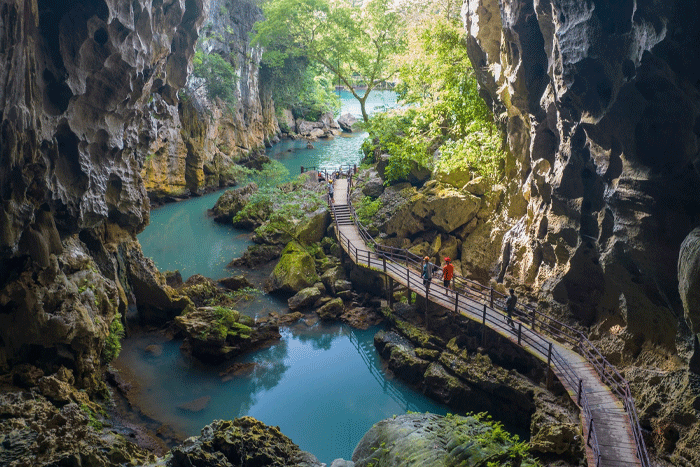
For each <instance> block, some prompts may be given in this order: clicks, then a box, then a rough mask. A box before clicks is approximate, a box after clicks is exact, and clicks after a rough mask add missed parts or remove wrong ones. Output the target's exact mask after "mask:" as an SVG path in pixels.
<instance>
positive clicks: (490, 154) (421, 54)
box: [363, 8, 505, 185]
mask: <svg viewBox="0 0 700 467" xmlns="http://www.w3.org/2000/svg"><path fill="white" fill-rule="evenodd" d="M449 11H450V9H449V8H447V9H445V10H443V12H442V13H441V14H426V15H424V16H423V17H422V21H421V22H418V23H416V24H413V25H412V26H411V28H410V31H411V32H410V33H409V34H407V37H409V40H410V42H409V46H408V49H407V52H406V53H405V54H404V55H403V56H402V57H401V58H400V62H401V66H400V71H399V79H400V82H399V84H398V85H397V86H396V91H397V93H398V94H399V97H400V99H402V100H403V102H405V103H406V104H409V106H408V107H407V108H405V109H402V110H396V111H393V112H391V113H389V114H384V115H377V116H375V117H373V118H372V120H371V121H370V123H369V125H368V131H369V133H370V139H368V140H367V141H366V142H365V144H364V145H363V150H364V151H365V154H367V155H368V157H370V158H371V157H372V156H373V155H374V154H376V153H377V152H379V151H386V152H387V153H388V154H389V155H390V156H391V157H390V160H389V165H388V167H387V170H386V174H387V180H388V181H389V182H395V181H398V180H401V179H403V178H404V177H406V175H407V174H408V171H409V169H410V167H411V163H412V162H417V163H418V164H421V165H424V166H427V167H430V168H432V169H434V170H435V171H437V172H442V173H446V174H449V173H450V172H451V171H453V170H457V169H465V168H466V169H468V170H469V171H471V172H472V173H473V175H474V176H482V177H484V178H485V179H486V180H487V181H488V182H489V183H490V184H491V185H493V184H495V183H497V182H498V181H499V180H500V178H501V177H502V172H503V161H504V158H505V152H504V150H503V141H502V136H501V134H500V132H499V131H498V128H497V127H496V125H495V124H494V122H493V119H492V116H491V113H490V111H489V109H488V108H487V107H486V105H485V104H484V102H483V100H482V99H481V98H480V97H479V94H478V89H477V83H476V79H475V77H474V70H473V69H472V67H471V64H470V62H469V58H468V57H467V53H466V47H465V46H464V31H463V29H462V27H461V25H460V24H459V23H458V21H457V20H456V19H455V18H454V15H452V14H446V13H449ZM436 151H438V152H439V154H440V157H439V159H438V160H437V161H436V162H435V163H433V154H434V153H435V152H436Z"/></svg>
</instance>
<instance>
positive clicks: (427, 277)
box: [420, 256, 433, 287]
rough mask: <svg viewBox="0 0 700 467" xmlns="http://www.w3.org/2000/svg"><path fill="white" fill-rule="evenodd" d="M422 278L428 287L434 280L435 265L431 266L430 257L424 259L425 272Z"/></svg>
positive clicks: (422, 273)
mask: <svg viewBox="0 0 700 467" xmlns="http://www.w3.org/2000/svg"><path fill="white" fill-rule="evenodd" d="M420 276H421V277H422V278H423V285H424V286H426V287H428V286H429V285H430V281H432V280H433V265H432V264H430V258H429V257H428V256H426V257H425V258H423V270H422V271H421V274H420Z"/></svg>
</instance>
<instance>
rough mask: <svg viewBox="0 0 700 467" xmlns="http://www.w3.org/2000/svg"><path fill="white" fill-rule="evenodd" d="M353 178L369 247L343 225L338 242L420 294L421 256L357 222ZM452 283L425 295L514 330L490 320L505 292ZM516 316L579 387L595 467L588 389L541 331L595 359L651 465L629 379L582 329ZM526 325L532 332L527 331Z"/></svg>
mask: <svg viewBox="0 0 700 467" xmlns="http://www.w3.org/2000/svg"><path fill="white" fill-rule="evenodd" d="M352 178H353V177H352V174H350V173H349V174H348V184H347V185H348V198H347V200H348V207H349V209H350V213H351V216H352V219H353V222H354V224H355V226H356V227H357V230H358V232H359V233H360V235H361V237H362V238H363V240H364V241H365V243H366V245H367V246H368V248H370V249H367V250H366V249H362V248H358V246H356V245H354V244H353V243H352V242H351V241H350V239H349V238H348V237H346V236H345V235H344V234H343V233H342V232H341V231H340V229H336V231H337V234H338V240H339V241H340V243H341V245H342V246H343V247H344V249H345V250H346V251H347V252H348V255H349V256H350V257H351V258H352V260H353V261H354V262H355V263H357V264H359V265H361V266H366V267H368V268H371V269H376V270H381V271H382V272H384V273H389V272H391V273H392V274H393V275H395V276H396V277H401V278H405V280H406V284H407V286H408V288H410V289H411V290H414V291H416V292H419V293H420V292H421V290H422V289H423V288H424V285H423V280H422V279H421V278H420V275H419V274H418V273H417V271H418V270H419V266H420V263H421V259H422V258H421V257H420V256H418V255H416V254H414V253H411V252H410V251H407V250H405V249H401V248H394V247H389V246H386V245H382V244H379V243H377V242H376V241H375V240H374V238H373V237H372V236H371V235H370V234H369V233H368V232H367V230H366V229H365V228H364V226H363V225H362V224H361V223H360V222H359V221H358V220H357V215H356V213H355V210H354V208H353V207H352V203H351V202H350V192H351V185H352ZM331 208H332V209H333V210H334V211H335V205H332V206H331ZM334 217H335V216H334ZM453 283H454V285H455V290H454V292H453V291H448V290H447V289H446V288H445V287H443V286H442V285H439V284H431V285H430V286H429V287H428V288H426V289H425V296H426V298H427V299H430V296H431V295H432V296H433V297H434V298H435V299H437V300H438V301H440V302H444V301H447V302H452V303H453V304H454V311H455V312H457V313H463V314H468V315H471V317H472V318H476V319H478V313H477V310H476V308H477V306H476V305H475V304H477V303H478V304H482V305H483V317H482V321H483V323H482V324H483V326H484V327H485V326H486V325H487V323H488V324H489V325H490V326H489V327H492V328H497V329H501V330H505V331H510V330H509V329H507V328H506V327H505V325H504V324H503V323H502V322H501V321H500V320H493V319H491V318H489V313H487V309H490V310H491V311H492V312H494V313H498V314H503V313H505V299H506V296H505V295H504V294H502V293H500V292H498V291H496V290H495V289H493V288H492V287H487V286H484V285H482V284H480V283H478V282H475V281H472V280H470V279H467V278H464V277H462V276H459V275H455V277H454V279H453ZM431 291H432V292H431ZM421 295H423V293H421ZM475 315H476V316H475ZM513 315H514V318H515V322H516V323H517V340H518V345H521V346H523V345H525V346H529V347H530V348H532V349H533V350H535V351H536V352H537V353H539V354H540V356H542V357H543V358H545V357H546V358H547V361H548V366H549V367H550V368H552V369H553V371H554V370H556V374H558V375H560V376H561V377H562V378H564V379H565V380H566V383H567V384H568V385H569V387H571V388H574V395H575V396H576V398H577V403H578V404H579V406H580V407H581V409H582V410H583V411H584V413H585V414H586V419H587V420H589V426H588V427H587V428H588V437H587V438H588V439H587V440H586V442H587V444H588V445H589V446H590V447H591V449H592V451H593V452H594V454H595V456H596V458H597V459H596V465H598V464H599V463H600V448H599V444H598V439H597V434H596V430H595V424H594V420H593V418H592V414H591V410H590V406H589V404H588V398H587V397H586V393H585V388H584V387H583V381H582V379H581V378H579V377H578V376H577V375H576V372H575V371H574V370H573V368H571V367H570V365H569V364H568V363H567V362H566V360H565V359H564V358H562V357H561V356H560V355H559V354H558V353H557V352H556V351H554V352H552V350H551V348H552V347H551V345H552V344H551V342H550V341H548V340H547V339H545V338H544V337H543V336H541V335H540V333H541V332H545V333H547V334H548V335H550V336H552V337H553V338H554V339H555V340H558V341H560V342H567V343H569V344H571V345H572V346H573V347H574V348H575V349H576V350H577V352H578V353H579V354H581V355H582V356H583V357H584V358H586V360H587V361H588V362H589V363H591V365H592V366H593V367H594V368H595V370H596V372H597V373H598V375H599V377H600V378H601V380H602V381H603V382H604V383H605V384H606V385H608V386H609V387H610V388H611V389H612V391H613V393H614V394H616V395H617V396H618V397H619V398H620V399H621V400H622V402H623V405H624V407H625V411H626V412H627V416H628V418H629V421H630V425H631V427H632V432H633V436H634V439H635V443H636V449H637V457H638V459H639V460H640V462H641V464H642V467H648V466H650V460H649V454H648V452H647V449H646V445H645V442H644V438H643V436H642V430H641V427H640V425H639V419H638V415H637V411H636V408H635V404H634V398H633V397H632V392H631V390H630V387H629V383H628V382H627V381H626V380H625V379H624V378H623V377H622V375H620V373H619V372H618V371H617V369H616V368H615V367H614V366H613V365H611V364H610V363H609V362H608V361H607V359H605V357H604V356H603V355H602V354H601V353H600V351H599V350H598V349H597V348H596V347H595V346H594V345H593V343H592V342H590V340H589V339H588V338H587V337H586V336H585V335H584V334H583V333H582V332H581V331H580V330H578V329H575V328H574V327H572V326H569V325H567V324H566V323H562V322H560V321H558V320H557V319H556V318H554V317H552V316H549V315H547V314H545V313H542V312H541V311H539V310H537V309H536V308H534V307H530V306H523V305H520V306H519V307H516V309H515V311H514V313H513ZM523 325H525V327H523ZM524 329H525V330H528V331H529V332H523V330H524Z"/></svg>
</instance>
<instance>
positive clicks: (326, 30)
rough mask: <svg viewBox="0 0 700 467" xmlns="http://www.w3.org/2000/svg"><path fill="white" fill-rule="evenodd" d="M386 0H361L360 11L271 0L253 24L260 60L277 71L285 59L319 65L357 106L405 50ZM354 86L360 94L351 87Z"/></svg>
mask: <svg viewBox="0 0 700 467" xmlns="http://www.w3.org/2000/svg"><path fill="white" fill-rule="evenodd" d="M392 5H393V2H392V1H391V0H365V1H364V3H363V4H362V6H361V7H360V8H358V7H353V6H352V5H351V4H348V3H339V4H334V5H333V6H331V5H329V3H328V0H271V1H270V2H268V3H265V4H263V6H262V8H263V13H264V16H265V18H266V19H265V20H264V21H262V22H260V23H258V24H257V25H256V28H255V30H256V33H255V36H254V42H255V43H257V44H260V45H262V46H263V47H264V48H265V53H264V54H263V62H264V64H266V65H267V66H271V67H280V66H282V65H283V63H284V61H285V60H286V59H288V58H289V57H290V56H292V57H300V56H303V57H307V58H308V59H309V60H310V61H312V62H315V63H318V64H321V65H323V66H324V67H325V68H326V69H328V70H329V71H331V72H332V73H333V74H335V75H336V76H338V78H339V79H340V80H341V81H342V82H343V84H344V85H345V86H346V87H347V88H348V89H349V90H350V92H351V93H352V95H353V96H354V97H355V99H357V100H358V101H359V102H360V107H361V109H362V117H363V119H364V120H365V121H368V120H369V116H368V115H367V111H366V109H365V103H366V101H367V97H368V96H369V93H370V92H371V91H372V90H373V89H375V88H376V87H377V86H378V85H379V84H381V83H383V82H386V81H389V80H390V79H391V78H392V77H393V76H394V74H395V73H396V67H395V65H394V62H393V60H392V58H393V57H394V56H395V55H396V54H398V53H400V52H401V51H402V50H403V49H404V47H405V41H404V38H403V34H402V31H403V27H402V25H403V19H402V18H403V16H402V15H401V14H400V12H398V11H396V10H395V9H393V7H392ZM358 85H361V87H362V88H363V89H364V92H362V91H360V90H359V89H356V87H357V86H358Z"/></svg>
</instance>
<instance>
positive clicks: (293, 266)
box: [265, 242, 319, 293]
mask: <svg viewBox="0 0 700 467" xmlns="http://www.w3.org/2000/svg"><path fill="white" fill-rule="evenodd" d="M318 280H319V277H318V276H317V275H316V265H315V263H314V259H313V257H312V256H311V255H310V254H309V252H308V251H306V250H305V249H304V248H303V247H302V246H300V245H299V244H297V243H295V242H290V243H289V244H288V245H287V246H286V247H285V249H284V250H283V251H282V257H281V258H280V260H279V263H277V266H275V269H274V270H273V271H272V273H271V274H270V277H269V279H268V281H267V283H266V284H265V291H267V292H270V293H297V292H299V291H301V290H302V289H305V288H307V287H311V286H312V285H314V284H315V283H316V282H318Z"/></svg>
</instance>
